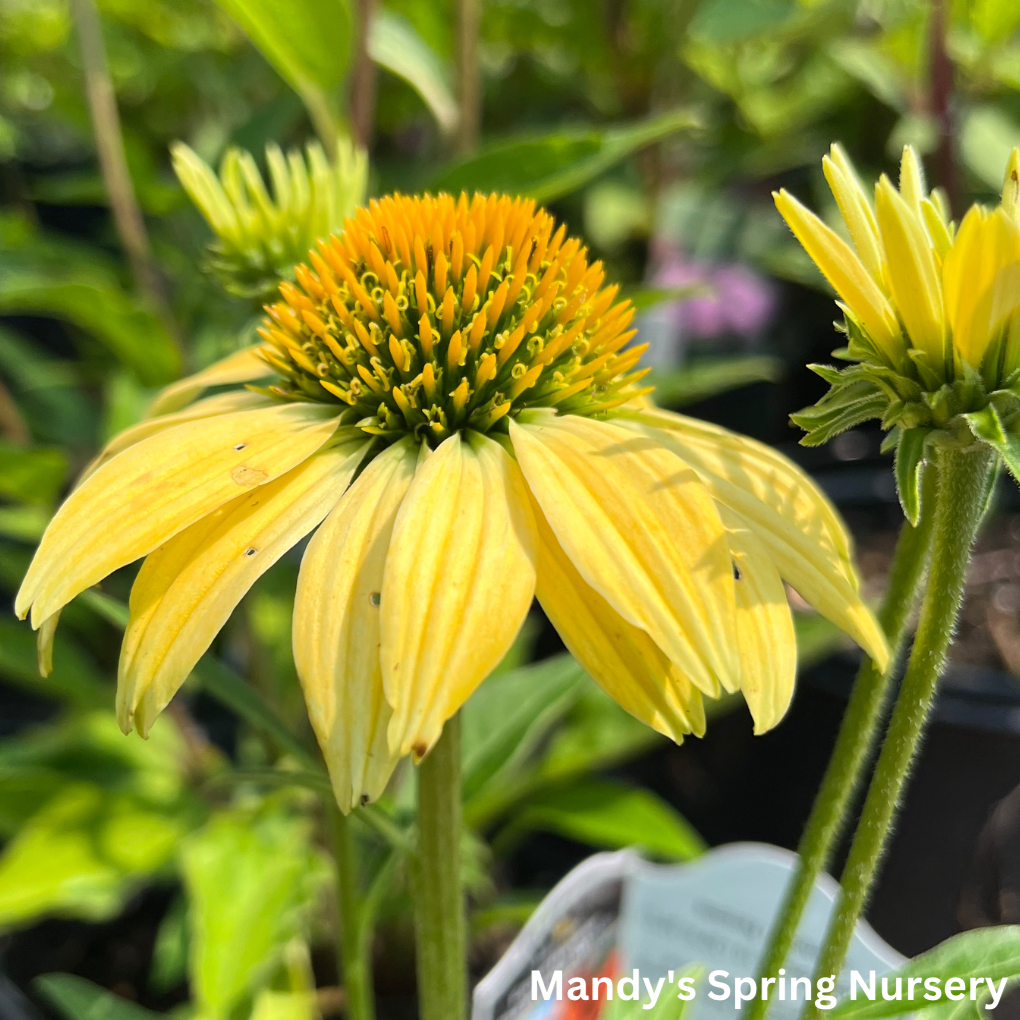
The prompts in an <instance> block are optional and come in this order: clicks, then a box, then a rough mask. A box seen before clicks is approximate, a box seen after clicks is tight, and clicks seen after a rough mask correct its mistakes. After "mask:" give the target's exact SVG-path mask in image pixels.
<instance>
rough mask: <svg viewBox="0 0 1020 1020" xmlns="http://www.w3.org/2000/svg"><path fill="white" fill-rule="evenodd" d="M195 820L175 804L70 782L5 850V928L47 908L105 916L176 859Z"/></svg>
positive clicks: (1, 889)
mask: <svg viewBox="0 0 1020 1020" xmlns="http://www.w3.org/2000/svg"><path fill="white" fill-rule="evenodd" d="M187 829H188V825H187V823H186V821H185V819H184V817H183V816H182V815H181V813H180V812H179V811H178V810H177V809H176V807H175V805H173V804H171V805H163V804H159V803H155V804H153V803H148V802H146V800H144V799H142V798H141V797H139V796H136V795H133V794H131V793H116V792H110V791H108V790H104V789H102V788H101V787H99V786H97V785H95V784H92V783H76V784H73V785H70V786H68V787H66V788H65V789H64V790H63V791H62V792H61V793H60V794H58V795H57V796H55V797H54V798H53V799H52V800H50V801H49V803H47V804H46V805H45V806H44V807H43V808H41V809H40V810H39V811H38V812H36V813H35V814H34V815H32V817H31V818H30V819H29V820H28V822H27V823H26V824H25V826H24V828H22V829H21V830H20V831H19V832H18V833H17V835H16V836H14V838H13V839H11V841H10V842H9V843H8V844H7V845H6V846H5V847H4V852H3V855H2V856H0V926H2V927H11V926H13V925H18V924H24V923H26V922H29V921H32V920H35V919H36V918H38V917H41V916H44V915H47V914H54V913H56V914H61V915H69V916H72V917H80V918H84V919H87V920H92V921H99V920H105V919H106V918H109V917H113V916H114V915H115V914H117V913H118V912H119V911H120V910H121V908H122V907H123V905H124V903H125V901H126V899H127V897H128V895H129V894H130V892H131V891H132V890H133V888H134V887H135V885H136V884H137V883H138V881H139V880H141V879H143V878H146V877H148V876H149V875H152V874H153V873H154V872H156V871H158V870H159V869H160V868H162V867H163V865H165V864H166V863H167V861H169V859H170V858H171V856H172V855H173V853H174V850H175V849H176V846H177V843H178V842H179V841H180V839H181V837H182V836H184V835H185V833H186V832H187Z"/></svg>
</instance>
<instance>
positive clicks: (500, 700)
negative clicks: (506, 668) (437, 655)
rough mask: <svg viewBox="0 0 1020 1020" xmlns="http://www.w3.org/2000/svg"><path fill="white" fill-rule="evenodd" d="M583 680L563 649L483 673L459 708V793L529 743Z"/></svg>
mask: <svg viewBox="0 0 1020 1020" xmlns="http://www.w3.org/2000/svg"><path fill="white" fill-rule="evenodd" d="M584 680H585V673H584V670H582V669H581V667H580V666H579V665H578V664H577V663H576V662H575V661H574V659H572V658H571V657H570V656H569V655H559V656H556V658H554V659H549V660H547V661H545V662H540V663H538V664H537V665H533V666H525V667H524V668H522V669H516V670H512V671H511V672H509V673H500V674H497V675H495V676H491V677H489V679H488V680H486V682H485V683H484V684H482V685H481V686H480V687H479V688H478V690H477V691H475V693H474V694H473V695H472V696H471V697H470V699H468V702H467V704H466V705H465V706H464V708H463V710H462V713H461V715H462V733H461V740H462V750H463V773H464V787H463V789H464V797H465V798H468V797H472V796H474V794H476V793H477V792H478V791H479V790H480V789H481V788H482V787H483V786H484V785H485V784H486V783H487V782H488V781H489V780H490V779H492V778H493V777H494V776H495V775H496V774H497V773H499V772H500V771H501V770H502V769H503V768H506V767H509V766H510V764H511V763H512V762H513V761H519V760H520V759H521V758H522V757H523V756H524V755H526V754H527V753H528V752H529V751H531V750H532V749H534V747H535V745H536V744H537V743H538V741H539V740H540V739H541V738H542V736H543V735H544V734H545V733H546V732H548V730H549V728H550V726H552V725H553V723H554V722H555V721H556V720H557V719H558V718H560V717H561V716H562V715H563V713H564V712H565V711H566V710H567V708H568V707H569V706H570V705H571V704H572V703H573V701H574V698H575V694H576V692H577V689H578V687H579V685H580V684H581V683H582V682H583V681H584Z"/></svg>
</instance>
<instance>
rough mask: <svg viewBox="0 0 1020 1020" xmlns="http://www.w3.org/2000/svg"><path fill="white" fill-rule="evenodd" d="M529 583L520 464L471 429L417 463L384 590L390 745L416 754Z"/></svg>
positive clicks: (474, 674) (513, 626)
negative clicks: (463, 435) (466, 434)
mask: <svg viewBox="0 0 1020 1020" xmlns="http://www.w3.org/2000/svg"><path fill="white" fill-rule="evenodd" d="M534 593H535V522H534V518H533V516H532V513H531V505H530V502H529V500H528V492H527V488H526V486H525V484H524V479H523V478H522V477H521V472H520V469H519V468H518V467H517V465H516V463H514V461H513V460H512V459H511V457H510V455H509V454H508V453H507V452H506V451H505V450H504V449H503V448H502V447H501V446H500V445H499V444H498V443H497V442H495V441H494V440H492V439H488V438H486V437H484V436H481V435H478V434H477V433H468V437H467V439H466V440H462V439H460V438H459V436H456V435H455V436H453V437H451V438H450V439H447V440H446V441H445V442H443V443H442V444H441V445H440V446H439V448H438V449H437V450H436V451H435V452H434V453H433V454H432V456H430V457H429V458H428V459H427V460H426V461H425V462H424V464H421V465H420V466H419V467H418V470H417V473H416V474H415V477H414V481H413V482H412V483H411V487H410V490H409V491H408V493H407V496H406V498H405V499H404V503H403V505H402V506H401V508H400V512H399V514H398V515H397V520H396V524H395V525H394V528H393V537H392V539H391V541H390V549H389V554H388V555H387V557H386V569H385V576H384V578H383V588H382V605H381V609H382V648H381V657H382V667H383V682H384V684H385V690H386V700H387V701H389V703H390V705H391V706H392V708H393V718H392V719H391V721H390V726H389V745H390V750H391V751H393V752H394V753H397V754H401V755H405V754H408V753H411V752H412V751H413V752H414V754H415V756H416V757H418V758H420V757H421V756H422V755H423V754H424V753H425V752H426V751H427V750H428V748H429V747H431V746H432V744H433V743H435V741H436V740H437V739H438V737H439V734H440V733H441V732H442V729H443V723H444V722H445V721H446V720H447V719H449V718H450V716H452V715H453V714H454V713H455V712H456V711H457V709H459V708H460V706H461V705H462V704H463V703H464V702H465V701H466V700H467V699H468V696H469V695H470V694H471V692H472V691H473V690H474V689H475V688H476V687H477V686H478V684H480V683H481V682H482V680H484V679H485V677H486V676H487V675H488V674H489V673H490V672H491V671H492V670H493V668H495V666H496V665H497V664H498V663H499V661H500V659H502V658H503V656H504V655H505V654H506V652H507V650H508V649H509V648H510V646H511V644H513V640H514V638H515V637H516V635H517V632H518V631H519V630H520V627H521V624H522V623H523V622H524V618H525V616H527V613H528V609H529V608H530V606H531V599H532V596H533V595H534Z"/></svg>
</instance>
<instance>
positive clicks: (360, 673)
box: [294, 438, 418, 813]
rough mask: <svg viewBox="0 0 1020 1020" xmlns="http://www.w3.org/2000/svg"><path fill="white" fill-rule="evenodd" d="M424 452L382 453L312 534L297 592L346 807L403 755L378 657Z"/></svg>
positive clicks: (308, 661) (318, 716) (368, 793)
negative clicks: (405, 506) (392, 559)
mask: <svg viewBox="0 0 1020 1020" xmlns="http://www.w3.org/2000/svg"><path fill="white" fill-rule="evenodd" d="M417 458H418V444H417V443H414V442H413V441H412V440H411V439H409V438H408V439H404V440H401V441H400V442H399V443H395V444H394V445H393V446H390V447H389V448H388V449H386V450H384V451H383V452H382V453H380V454H379V455H378V456H377V457H376V458H375V459H374V460H373V461H372V462H371V463H370V464H369V465H368V466H367V467H366V468H365V470H364V471H363V472H362V473H361V475H359V477H358V479H357V481H356V482H355V483H354V484H353V485H352V486H351V487H350V489H348V490H347V492H346V493H345V494H344V496H343V498H342V499H341V500H340V502H339V503H338V504H337V506H336V508H335V509H334V510H333V511H332V512H331V513H330V515H329V517H327V518H326V520H325V521H324V522H323V524H322V526H321V527H320V528H319V530H318V531H317V532H316V533H315V535H314V536H313V537H312V540H311V541H310V542H309V543H308V548H307V549H306V550H305V555H304V558H303V559H302V561H301V573H300V575H299V576H298V584H297V595H296V597H295V600H294V663H295V665H296V666H297V672H298V676H299V677H300V679H301V686H302V689H303V690H304V694H305V703H306V704H307V706H308V717H309V719H310V720H311V722H312V727H313V729H314V730H315V735H316V736H317V737H318V740H319V746H320V747H321V748H322V754H323V757H324V758H325V759H326V765H327V767H328V768H329V775H330V779H331V780H332V783H333V792H334V794H335V796H336V800H337V804H339V805H340V809H341V810H342V811H344V812H345V813H346V812H348V811H351V810H353V809H354V808H355V807H357V806H358V805H359V804H361V803H364V802H365V801H366V800H375V798H376V797H378V796H379V795H380V794H381V793H382V792H383V790H384V789H385V788H386V784H387V782H389V778H390V776H391V775H392V773H393V769H394V767H395V766H396V763H397V761H398V760H399V759H398V758H397V757H396V756H394V755H391V754H390V750H389V744H388V742H387V737H386V731H387V727H388V726H389V721H390V716H391V712H390V706H389V704H388V703H387V701H386V697H385V694H384V693H383V677H382V664H381V662H380V659H379V640H380V638H379V635H380V615H381V614H380V607H381V593H382V588H383V568H384V566H385V563H386V553H387V550H388V549H389V543H390V535H391V533H392V531H393V522H394V520H395V519H396V516H397V511H398V510H399V509H400V504H401V503H402V502H403V499H404V495H405V494H406V492H407V489H408V486H409V485H410V484H411V479H412V478H413V477H414V471H415V462H416V461H417Z"/></svg>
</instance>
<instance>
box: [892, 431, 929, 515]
mask: <svg viewBox="0 0 1020 1020" xmlns="http://www.w3.org/2000/svg"><path fill="white" fill-rule="evenodd" d="M930 431H931V430H930V429H905V430H904V431H903V432H902V433H901V434H900V441H899V443H898V444H897V446H896V490H897V492H899V494H900V505H901V506H902V507H903V515H904V516H905V517H906V518H907V520H908V521H910V524H911V526H912V527H915V528H916V527H917V520H918V517H919V516H920V514H921V470H920V468H921V464H922V462H923V460H924V444H925V441H926V440H927V438H928V433H929V432H930Z"/></svg>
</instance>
